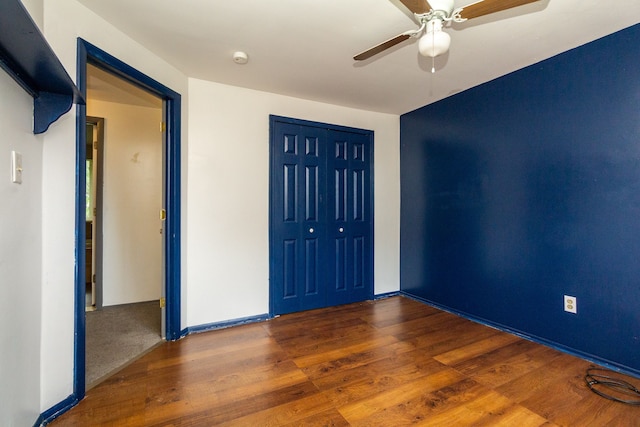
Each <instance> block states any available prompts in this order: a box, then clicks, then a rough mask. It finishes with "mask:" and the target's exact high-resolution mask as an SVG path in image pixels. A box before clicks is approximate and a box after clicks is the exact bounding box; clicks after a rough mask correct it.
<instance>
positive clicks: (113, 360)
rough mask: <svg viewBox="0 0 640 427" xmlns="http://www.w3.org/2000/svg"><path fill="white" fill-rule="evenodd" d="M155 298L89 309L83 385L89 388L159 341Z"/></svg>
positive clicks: (158, 321)
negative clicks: (153, 299)
mask: <svg viewBox="0 0 640 427" xmlns="http://www.w3.org/2000/svg"><path fill="white" fill-rule="evenodd" d="M160 313H161V312H160V305H159V303H158V301H149V302H141V303H136V304H124V305H116V306H110V307H104V308H103V309H102V310H98V311H88V312H87V313H86V316H87V317H86V319H87V333H86V358H87V361H86V381H85V383H86V385H87V388H91V387H93V386H94V385H96V384H98V383H99V382H100V381H101V380H103V379H104V378H105V377H107V376H109V375H111V374H113V373H114V372H116V371H117V370H119V369H120V368H122V367H124V366H126V365H127V364H128V362H130V361H132V360H133V359H136V358H137V357H138V356H140V355H142V354H144V353H146V352H147V351H148V350H150V349H151V348H153V347H155V346H156V345H157V344H158V343H160V342H161V341H162V338H161V337H160Z"/></svg>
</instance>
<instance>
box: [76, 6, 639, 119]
mask: <svg viewBox="0 0 640 427" xmlns="http://www.w3.org/2000/svg"><path fill="white" fill-rule="evenodd" d="M78 1H79V2H80V3H82V4H84V5H85V6H86V7H88V8H89V9H91V10H93V11H94V12H95V13H97V14H98V15H100V16H102V17H103V18H105V19H106V20H107V21H109V22H111V23H112V24H113V25H114V26H115V27H117V28H119V29H120V30H121V31H123V32H124V33H126V34H128V35H129V36H130V37H131V38H133V39H135V40H136V41H138V42H140V43H141V44H143V45H144V46H146V47H147V48H148V49H149V50H150V51H152V52H154V53H155V54H156V55H158V56H159V57H161V58H163V59H164V60H166V61H167V62H169V63H170V64H172V65H173V66H174V67H176V68H177V69H179V70H181V71H182V72H183V73H184V74H186V75H187V76H189V77H194V78H198V79H203V80H209V81H214V82H220V83H225V84H230V85H234V86H241V87H246V88H252V89H257V90H261V91H267V92H274V93H279V94H283V95H289V96H294V97H298V98H304V99H311V100H316V101H321V102H326V103H331V104H337V105H344V106H348V107H355V108H360V109H365V110H372V111H379V112H386V113H392V114H403V113H406V112H408V111H411V110H414V109H416V108H418V107H421V106H423V105H426V104H429V103H432V102H435V101H437V100H439V99H442V98H445V97H447V96H449V95H451V94H454V93H457V92H460V91H462V90H465V89H468V88H470V87H473V86H476V85H478V84H481V83H483V82H486V81H489V80H492V79H494V78H496V77H499V76H501V75H504V74H507V73H509V72H511V71H515V70H517V69H519V68H522V67H525V66H527V65H530V64H533V63H535V62H538V61H541V60H543V59H546V58H549V57H551V56H554V55H556V54H558V53H560V52H563V51H566V50H569V49H571V48H574V47H577V46H580V45H582V44H584V43H587V42H589V41H592V40H595V39H597V38H600V37H602V36H605V35H607V34H610V33H613V32H615V31H618V30H620V29H623V28H626V27H629V26H632V25H635V24H637V23H639V22H640V1H639V0H617V1H615V2H605V1H602V0H540V1H537V2H535V3H531V4H528V5H525V6H520V7H517V8H514V9H510V10H506V11H503V12H498V13H494V14H491V15H487V16H484V17H481V18H476V19H473V20H470V21H468V22H465V23H460V24H454V25H453V26H452V27H451V28H450V29H448V30H447V32H449V34H450V35H451V39H452V40H451V48H450V51H449V52H448V53H447V54H446V55H445V56H443V57H439V58H436V69H437V71H436V73H435V74H431V71H430V70H431V60H430V59H427V58H424V57H421V56H420V55H419V54H418V49H417V41H415V40H414V39H410V40H408V41H406V42H404V43H402V44H400V45H398V46H396V47H394V48H391V49H389V50H388V51H386V52H384V53H382V54H380V55H377V56H375V57H373V58H371V59H368V60H366V61H362V62H356V61H354V60H353V59H352V58H353V55H355V54H357V53H360V52H361V51H363V50H365V49H367V48H369V47H371V46H373V45H376V44H378V43H380V42H382V41H384V40H386V39H388V38H391V37H393V36H395V35H397V34H399V33H401V32H404V31H406V30H409V29H414V28H416V27H417V24H416V23H415V21H414V20H413V15H412V14H411V13H410V12H409V11H408V10H407V9H406V8H405V7H404V6H403V5H402V4H401V3H400V2H399V1H398V0H270V1H269V0H263V1H256V0H182V1H176V0H135V1H131V0H109V1H105V0H78ZM472 2H474V0H456V1H455V6H456V7H462V6H464V5H466V4H470V3H472ZM238 50H241V51H245V52H247V53H248V55H249V62H248V63H247V64H246V65H238V64H235V63H234V62H233V60H232V55H233V52H235V51H238ZM612 66H615V64H612Z"/></svg>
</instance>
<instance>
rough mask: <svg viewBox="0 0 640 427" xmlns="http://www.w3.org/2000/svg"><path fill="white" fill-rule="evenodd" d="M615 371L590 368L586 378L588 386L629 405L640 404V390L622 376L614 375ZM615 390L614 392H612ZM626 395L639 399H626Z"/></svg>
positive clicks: (595, 391) (597, 392)
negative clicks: (616, 376) (621, 377)
mask: <svg viewBox="0 0 640 427" xmlns="http://www.w3.org/2000/svg"><path fill="white" fill-rule="evenodd" d="M612 373H613V371H609V370H607V369H600V368H589V369H587V374H586V375H585V376H584V380H585V381H586V383H587V386H588V387H589V388H590V389H591V391H592V392H594V393H595V394H597V395H600V396H602V397H604V398H605V399H609V400H613V401H614V402H620V403H626V404H627V405H636V406H640V390H638V389H637V388H636V387H634V385H633V384H630V383H628V382H627V381H624V380H622V379H620V378H615V377H612V376H611V374H612ZM611 392H613V393H614V394H617V395H614V394H611ZM625 396H633V397H636V398H637V399H630V400H629V399H626V398H625Z"/></svg>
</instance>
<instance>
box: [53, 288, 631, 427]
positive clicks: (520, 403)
mask: <svg viewBox="0 0 640 427" xmlns="http://www.w3.org/2000/svg"><path fill="white" fill-rule="evenodd" d="M589 366H592V365H591V364H590V363H589V362H586V361H584V360H581V359H578V358H575V357H572V356H569V355H566V354H563V353H560V352H558V351H555V350H553V349H550V348H547V347H544V346H542V345H539V344H534V343H531V342H529V341H526V340H523V339H520V338H518V337H515V336H513V335H510V334H506V333H503V332H500V331H497V330H495V329H492V328H489V327H486V326H482V325H479V324H477V323H474V322H471V321H469V320H466V319H463V318H460V317H457V316H455V315H452V314H449V313H446V312H442V311H440V310H437V309H435V308H432V307H429V306H427V305H424V304H421V303H419V302H416V301H413V300H411V299H408V298H404V297H393V298H388V299H383V300H378V301H375V302H365V303H358V304H351V305H346V306H341V307H335V308H329V309H321V310H314V311H309V312H303V313H295V314H290V315H285V316H281V317H278V318H275V319H272V320H270V321H267V322H263V323H254V324H249V325H244V326H238V327H233V328H228V329H222V330H218V331H212V332H206V333H201V334H195V335H190V336H188V337H186V338H184V339H182V340H180V341H177V342H168V343H165V344H163V345H161V346H159V347H158V348H156V349H154V350H153V351H151V352H150V353H148V354H146V355H144V356H143V357H141V358H140V359H138V360H137V361H135V362H134V363H132V364H131V365H129V366H127V367H126V368H124V369H123V370H122V371H120V372H118V373H117V374H115V375H113V376H112V377H110V378H109V379H107V380H106V381H105V382H104V383H102V384H100V385H98V386H96V387H95V388H93V389H91V390H89V391H88V392H87V396H86V398H85V399H84V400H83V401H82V402H80V403H79V404H78V406H76V407H75V408H73V409H72V410H70V411H69V412H67V413H65V414H63V415H62V416H61V417H60V418H58V419H57V420H55V421H54V422H53V423H51V425H52V426H55V427H59V426H97V425H105V426H212V425H227V426H251V427H259V426H385V427H389V426H404V425H425V426H518V427H520V426H543V425H544V426H556V425H557V426H640V407H633V406H628V405H624V404H621V403H616V402H611V401H608V400H606V399H603V398H602V397H599V396H597V395H595V394H594V393H592V392H591V391H590V390H588V389H587V387H586V386H585V383H584V380H583V377H584V374H585V371H586V369H587V368H588V367H589ZM616 375H618V374H616ZM627 379H628V380H629V381H630V382H631V383H633V384H636V385H638V383H639V381H638V380H637V379H634V378H631V379H629V378H627Z"/></svg>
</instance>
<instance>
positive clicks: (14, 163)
mask: <svg viewBox="0 0 640 427" xmlns="http://www.w3.org/2000/svg"><path fill="white" fill-rule="evenodd" d="M11 182H13V183H15V184H22V154H20V153H18V152H17V151H12V152H11Z"/></svg>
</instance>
